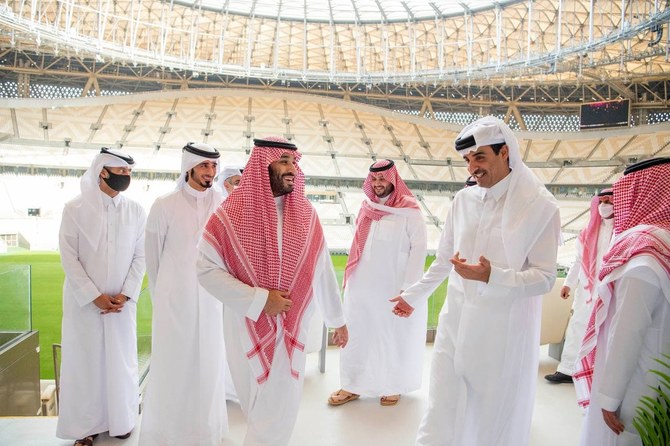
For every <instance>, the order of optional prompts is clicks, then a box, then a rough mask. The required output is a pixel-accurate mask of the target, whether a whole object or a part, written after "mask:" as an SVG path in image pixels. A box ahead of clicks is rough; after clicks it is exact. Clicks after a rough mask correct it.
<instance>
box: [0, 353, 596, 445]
mask: <svg viewBox="0 0 670 446" xmlns="http://www.w3.org/2000/svg"><path fill="white" fill-rule="evenodd" d="M431 353H432V345H429V346H427V347H426V353H425V368H424V374H425V379H424V386H423V388H422V389H421V390H419V391H417V392H413V393H411V394H408V395H403V397H402V399H401V400H400V402H399V403H398V405H397V406H393V407H382V406H381V405H380V404H379V400H378V399H364V398H363V399H359V400H357V401H353V402H351V403H349V404H346V405H344V406H340V407H330V406H328V405H327V403H326V400H327V398H328V395H329V394H330V393H331V392H332V391H334V390H337V389H338V388H339V376H338V375H339V367H338V359H339V355H338V352H337V349H335V348H330V349H329V350H328V353H327V356H326V358H327V359H326V373H325V374H321V373H319V369H318V357H317V355H316V354H311V355H309V356H308V360H307V370H306V376H305V391H304V394H303V400H302V403H301V406H300V413H299V415H298V422H297V424H296V426H295V430H294V432H293V437H292V440H291V446H345V445H346V446H377V445H388V446H403V445H408V446H409V445H412V444H414V437H415V434H416V429H417V426H418V424H419V421H420V420H421V416H422V414H423V411H424V408H425V407H426V404H427V393H428V389H427V385H426V384H427V382H428V373H429V368H430V356H431ZM556 365H557V361H555V360H553V359H552V358H550V357H549V356H547V348H546V347H542V348H541V353H540V368H539V371H538V380H537V394H536V400H535V411H534V413H533V425H532V433H531V445H532V446H572V445H576V444H577V443H578V439H579V430H580V428H581V424H582V419H583V417H582V414H581V409H580V408H579V407H578V406H577V404H576V403H575V393H574V387H573V386H572V385H571V384H558V385H555V384H549V383H547V382H546V381H545V380H544V379H543V376H544V375H546V374H549V373H553V372H554V371H555V370H556ZM228 417H229V423H230V432H229V434H228V438H227V441H226V442H225V443H223V445H225V446H234V445H241V444H242V440H243V438H244V432H245V428H246V426H245V422H244V418H243V417H242V412H241V411H240V408H239V406H238V405H237V404H235V403H230V402H229V403H228ZM140 422H141V420H140ZM138 429H139V427H138V428H136V429H135V431H134V432H133V435H132V436H131V437H130V438H129V439H127V440H118V439H116V438H109V437H108V436H106V435H104V434H103V435H101V436H100V437H98V439H96V441H95V445H96V446H112V445H119V446H120V445H124V446H135V445H137V444H138V442H137V440H138V435H137V432H138V431H139V430H138ZM55 431H56V418H53V417H35V418H0V445H2V446H10V445H11V446H14V445H16V446H66V445H72V443H73V442H72V441H65V440H59V439H57V438H56V437H55V435H54V433H55Z"/></svg>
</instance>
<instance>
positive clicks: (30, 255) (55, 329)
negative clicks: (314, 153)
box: [0, 252, 446, 379]
mask: <svg viewBox="0 0 670 446" xmlns="http://www.w3.org/2000/svg"><path fill="white" fill-rule="evenodd" d="M332 259H333V264H334V265H335V271H336V273H337V279H338V281H339V282H340V284H341V283H342V276H343V275H344V266H345V264H346V261H347V257H346V256H341V255H334V256H332ZM433 259H434V258H433V257H428V258H427V259H426V267H428V266H429V265H430V263H432V261H433ZM21 264H29V265H31V278H32V282H31V283H32V286H31V288H32V289H31V291H32V329H33V330H38V331H39V337H40V376H41V378H42V379H53V377H54V371H53V358H52V354H51V349H52V347H51V346H52V344H57V343H60V335H61V319H62V317H63V312H62V296H63V280H64V277H65V274H64V273H63V268H62V266H61V263H60V255H59V254H58V253H56V252H20V253H9V254H2V255H0V273H1V272H6V271H8V270H9V269H11V267H12V265H21ZM6 283H9V282H6ZM8 286H10V285H8ZM144 287H146V277H145V280H144ZM5 288H6V287H1V288H0V291H1V292H2V293H3V295H1V296H0V331H5V330H8V328H7V327H9V330H10V331H14V330H15V329H16V328H15V327H16V326H17V325H18V326H20V327H22V328H24V327H25V328H27V327H26V324H27V323H26V322H25V319H26V318H25V314H24V313H25V310H23V309H20V308H17V305H16V304H17V302H18V303H19V304H20V303H22V302H25V300H26V299H24V297H23V296H19V297H16V296H14V297H13V298H11V299H10V298H8V295H7V294H11V293H10V290H7V289H5ZM145 294H147V295H148V293H146V292H145ZM445 296H446V282H445V283H443V284H442V285H440V287H439V288H438V289H437V290H436V291H435V293H433V296H431V298H430V300H429V303H428V326H429V327H435V326H436V325H437V318H438V315H439V313H440V309H441V308H442V304H443V302H444V299H445ZM17 319H18V321H17ZM137 333H138V336H141V335H147V334H149V333H151V300H150V299H148V298H146V297H143V298H141V299H140V300H139V302H138V305H137ZM146 339H147V338H146V337H145V340H146ZM141 343H142V342H140V344H141ZM140 348H142V346H141V345H140ZM145 348H146V347H145Z"/></svg>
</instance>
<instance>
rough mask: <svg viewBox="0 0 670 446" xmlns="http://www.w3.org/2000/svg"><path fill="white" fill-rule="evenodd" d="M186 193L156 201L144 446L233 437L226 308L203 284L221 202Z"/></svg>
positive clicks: (210, 194)
mask: <svg viewBox="0 0 670 446" xmlns="http://www.w3.org/2000/svg"><path fill="white" fill-rule="evenodd" d="M220 198H221V197H220V194H219V193H218V192H216V191H214V190H213V189H211V188H210V189H208V190H206V191H203V192H198V191H196V190H194V189H193V188H191V187H190V186H188V185H185V186H184V187H183V188H182V189H180V190H176V191H174V192H172V193H170V194H168V195H165V196H163V197H161V198H159V199H157V200H156V202H155V203H154V205H153V206H152V208H151V211H150V212H149V218H148V220H147V230H146V263H147V275H148V276H149V286H150V289H151V300H152V303H153V318H152V347H151V368H150V370H149V377H148V380H149V381H148V384H147V389H146V393H145V397H144V410H143V415H142V427H141V434H140V442H139V444H141V445H143V446H150V445H156V446H169V445H184V446H188V445H192V446H200V445H202V446H206V445H211V446H218V445H219V444H220V443H221V441H222V440H223V438H224V436H225V434H226V432H227V431H228V418H227V412H226V402H225V387H224V370H225V368H224V367H225V350H224V345H223V319H222V305H221V302H219V301H218V300H216V299H214V298H213V297H212V296H211V295H210V294H209V293H207V292H206V291H205V290H204V289H203V288H202V287H200V286H199V284H198V279H197V275H196V260H197V253H198V250H197V245H198V240H199V239H200V236H201V235H202V230H203V228H204V226H205V223H206V222H207V219H208V218H209V216H210V214H211V213H212V212H213V211H214V210H215V209H216V207H217V206H218V205H219V202H220Z"/></svg>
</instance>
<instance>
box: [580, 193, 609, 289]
mask: <svg viewBox="0 0 670 446" xmlns="http://www.w3.org/2000/svg"><path fill="white" fill-rule="evenodd" d="M609 191H611V189H603V190H602V191H601V192H609ZM599 204H600V195H595V196H594V197H593V198H591V218H590V219H589V223H588V224H587V225H586V227H585V228H584V229H582V231H581V232H580V233H579V242H580V243H581V244H582V247H583V253H582V264H581V268H582V271H584V275H585V276H586V281H587V283H586V286H585V287H584V288H585V289H586V290H587V291H588V292H589V295H590V294H591V292H592V291H593V284H594V282H595V277H596V263H597V257H598V234H599V233H600V227H601V226H602V225H601V223H602V221H603V219H602V217H601V216H600V213H599V212H598V205H599Z"/></svg>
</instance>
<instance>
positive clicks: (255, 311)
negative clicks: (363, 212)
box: [198, 138, 348, 446]
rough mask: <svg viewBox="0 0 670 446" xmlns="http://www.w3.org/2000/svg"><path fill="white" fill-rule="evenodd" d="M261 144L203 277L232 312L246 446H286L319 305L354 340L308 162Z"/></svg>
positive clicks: (343, 337) (341, 338)
mask: <svg viewBox="0 0 670 446" xmlns="http://www.w3.org/2000/svg"><path fill="white" fill-rule="evenodd" d="M254 144H255V147H254V149H253V151H252V153H251V157H250V158H249V161H248V163H247V165H246V167H245V169H244V176H243V177H242V181H241V183H240V185H239V187H238V188H237V189H235V190H234V191H233V192H232V193H231V194H230V196H229V197H228V198H227V199H226V201H224V202H223V203H222V204H221V205H220V206H219V208H218V209H217V210H216V212H215V213H214V214H213V215H212V217H211V218H210V220H209V222H208V223H207V225H206V226H205V231H204V233H203V238H202V240H201V242H200V245H199V249H200V257H199V259H198V277H199V280H200V284H201V285H202V286H204V287H205V289H206V290H208V291H209V292H210V293H211V294H212V295H213V296H214V297H216V298H217V299H219V300H221V301H222V302H223V303H224V305H225V307H226V308H225V311H224V330H225V334H224V336H225V341H226V351H227V354H228V356H229V358H230V361H229V365H230V369H231V374H232V377H233V381H234V383H235V388H236V390H237V394H238V397H239V400H240V405H241V406H242V410H243V412H244V413H245V415H246V417H247V425H248V427H247V434H246V437H245V440H244V445H254V446H256V445H267V446H281V445H285V444H288V441H289V439H290V437H291V432H292V431H293V426H294V424H295V419H296V416H297V412H298V406H299V402H300V395H301V393H302V384H303V378H304V373H303V372H304V368H305V339H306V337H307V330H308V327H309V321H310V319H311V317H312V316H313V314H314V311H315V307H316V306H317V303H318V306H319V308H320V309H321V311H322V313H323V317H324V320H325V322H326V325H328V326H329V327H333V328H336V330H335V336H334V340H335V343H336V344H338V345H340V346H342V347H343V346H344V345H346V342H347V339H348V334H347V328H346V325H344V317H343V315H342V307H341V303H340V297H339V290H338V287H337V280H336V278H335V272H334V269H333V266H332V262H331V260H330V255H329V253H328V249H327V247H326V244H325V240H324V237H323V230H322V228H321V224H320V222H319V219H318V217H317V215H316V212H315V211H314V208H313V207H312V206H311V204H310V203H309V201H308V200H307V198H306V197H305V194H304V187H305V180H304V174H303V173H302V170H300V168H299V167H298V161H299V160H300V157H301V154H300V153H299V152H298V151H297V149H296V146H295V145H293V144H291V143H289V142H288V141H286V140H285V139H283V138H267V139H265V140H254Z"/></svg>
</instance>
